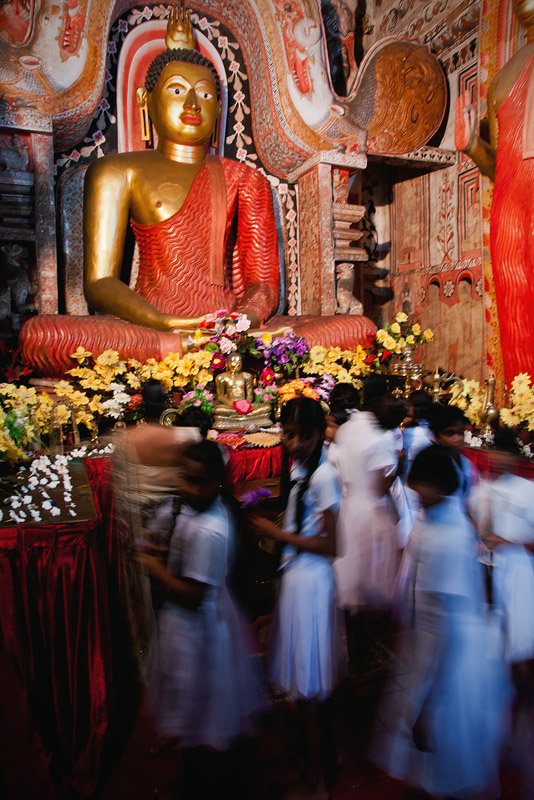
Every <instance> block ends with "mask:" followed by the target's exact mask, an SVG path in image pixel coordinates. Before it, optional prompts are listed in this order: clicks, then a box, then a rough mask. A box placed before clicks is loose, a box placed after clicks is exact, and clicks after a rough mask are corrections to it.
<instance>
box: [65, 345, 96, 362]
mask: <svg viewBox="0 0 534 800" xmlns="http://www.w3.org/2000/svg"><path fill="white" fill-rule="evenodd" d="M92 355H93V354H92V353H91V352H90V351H89V350H84V349H83V347H81V346H80V347H77V348H76V352H75V353H71V354H70V357H71V358H75V359H76V361H82V360H83V359H84V358H90V357H91V356H92Z"/></svg>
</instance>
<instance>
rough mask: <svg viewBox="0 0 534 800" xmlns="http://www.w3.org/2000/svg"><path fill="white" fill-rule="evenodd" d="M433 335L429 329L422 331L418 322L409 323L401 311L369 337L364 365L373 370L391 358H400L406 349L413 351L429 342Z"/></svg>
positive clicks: (406, 316)
mask: <svg viewBox="0 0 534 800" xmlns="http://www.w3.org/2000/svg"><path fill="white" fill-rule="evenodd" d="M433 338H434V333H433V331H432V330H431V329H430V328H426V329H425V330H424V331H423V330H422V329H421V325H420V324H419V323H418V322H413V323H410V321H409V318H408V315H407V314H405V313H404V312H403V311H399V312H398V313H397V314H395V317H394V319H393V322H388V323H387V324H386V325H385V327H384V328H380V329H379V330H377V332H376V334H370V335H369V355H368V356H367V359H366V363H367V364H369V365H372V366H373V367H374V368H375V369H380V367H381V365H382V364H384V363H386V364H387V363H388V361H389V359H390V358H391V357H393V356H401V357H402V354H403V352H405V349H406V348H410V349H412V350H413V349H415V348H416V347H419V346H420V345H423V344H427V343H428V342H431V341H432V340H433Z"/></svg>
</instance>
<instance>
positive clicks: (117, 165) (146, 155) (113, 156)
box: [86, 150, 157, 182]
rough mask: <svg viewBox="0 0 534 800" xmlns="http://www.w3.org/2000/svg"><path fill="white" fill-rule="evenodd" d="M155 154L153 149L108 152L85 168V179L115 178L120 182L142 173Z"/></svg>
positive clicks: (148, 166)
mask: <svg viewBox="0 0 534 800" xmlns="http://www.w3.org/2000/svg"><path fill="white" fill-rule="evenodd" d="M155 157H157V156H156V154H155V152H154V151H153V150H149V151H146V152H145V151H142V150H141V151H139V152H135V153H110V154H109V155H107V156H102V158H97V159H96V161H93V162H92V163H91V164H90V165H89V168H88V170H87V177H86V179H87V180H89V181H95V180H100V179H102V178H105V179H106V180H111V181H113V180H115V181H118V182H120V181H121V180H123V179H128V178H130V177H132V176H135V175H136V174H140V173H144V172H146V170H147V169H149V168H150V164H151V163H152V162H153V161H154V160H155Z"/></svg>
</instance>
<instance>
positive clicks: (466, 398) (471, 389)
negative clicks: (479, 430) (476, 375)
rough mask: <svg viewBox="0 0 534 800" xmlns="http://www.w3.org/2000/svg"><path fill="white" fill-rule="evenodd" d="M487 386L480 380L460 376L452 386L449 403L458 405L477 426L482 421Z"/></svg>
mask: <svg viewBox="0 0 534 800" xmlns="http://www.w3.org/2000/svg"><path fill="white" fill-rule="evenodd" d="M485 397H486V387H485V386H481V385H480V383H479V382H478V381H469V380H466V379H465V378H458V379H457V380H456V381H454V383H453V384H452V385H451V387H450V398H449V404H450V405H451V406H458V408H459V409H460V410H461V411H463V412H464V414H465V416H466V417H467V419H468V420H469V422H470V423H471V424H472V425H474V426H475V427H476V426H478V425H480V424H481V423H482V420H481V418H480V413H481V411H482V409H483V407H484V400H485Z"/></svg>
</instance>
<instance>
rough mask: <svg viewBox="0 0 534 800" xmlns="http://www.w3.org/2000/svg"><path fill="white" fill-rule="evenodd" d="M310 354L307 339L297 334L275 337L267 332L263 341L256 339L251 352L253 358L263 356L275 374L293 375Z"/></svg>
mask: <svg viewBox="0 0 534 800" xmlns="http://www.w3.org/2000/svg"><path fill="white" fill-rule="evenodd" d="M309 352H310V348H309V347H308V343H307V342H306V339H303V338H302V336H297V335H296V334H295V333H288V334H287V335H286V336H273V335H272V334H270V333H269V332H268V331H266V332H265V333H264V334H263V336H262V337H261V339H255V340H254V345H253V348H252V349H251V350H250V354H251V355H252V356H255V357H258V356H262V357H263V361H264V363H265V367H266V368H270V369H271V370H272V371H273V372H274V373H280V372H285V373H286V374H290V373H292V372H293V371H294V370H295V368H296V367H298V366H299V365H300V364H301V363H302V362H303V361H304V359H305V358H306V357H307V355H308V353H309Z"/></svg>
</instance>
